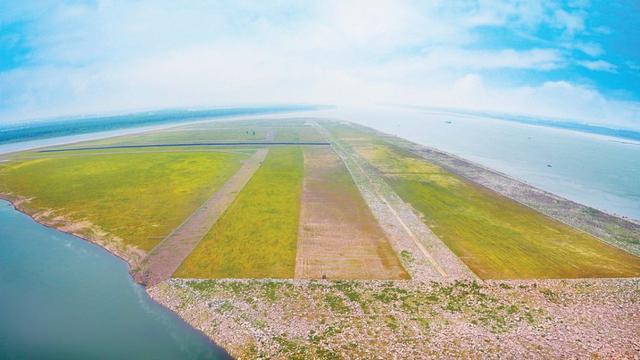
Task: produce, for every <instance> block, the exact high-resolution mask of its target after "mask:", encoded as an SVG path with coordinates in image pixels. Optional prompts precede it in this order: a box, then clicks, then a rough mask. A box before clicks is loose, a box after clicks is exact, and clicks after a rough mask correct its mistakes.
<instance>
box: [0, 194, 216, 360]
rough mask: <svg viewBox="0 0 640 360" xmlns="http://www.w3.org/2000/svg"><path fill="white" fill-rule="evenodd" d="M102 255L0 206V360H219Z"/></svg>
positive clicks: (199, 338)
mask: <svg viewBox="0 0 640 360" xmlns="http://www.w3.org/2000/svg"><path fill="white" fill-rule="evenodd" d="M225 358H228V355H227V354H226V353H225V352H224V350H222V349H221V348H219V347H217V346H216V345H214V344H213V343H211V342H210V341H209V340H208V339H207V338H206V337H205V336H204V335H202V334H201V333H200V332H198V331H196V330H194V329H193V328H191V327H190V326H189V325H187V324H186V323H185V322H184V321H182V320H180V319H179V318H178V317H177V316H176V315H175V314H173V313H172V312H171V311H169V310H167V309H165V308H163V307H162V306H160V305H158V304H156V303H155V302H153V301H152V300H151V299H150V298H149V296H148V295H147V293H146V292H145V291H144V288H142V286H140V285H138V284H136V283H134V282H133V281H132V279H131V277H130V276H129V274H128V272H127V265H126V264H125V263H124V262H123V261H122V260H120V259H119V258H117V257H115V256H113V255H111V254H109V253H108V252H106V251H105V250H103V249H102V248H100V247H98V246H96V245H93V244H90V243H88V242H86V241H84V240H82V239H80V238H78V237H75V236H72V235H68V234H65V233H62V232H59V231H57V230H54V229H51V228H47V227H45V226H42V225H40V224H38V223H36V222H35V221H33V220H32V219H31V218H30V217H28V216H26V215H24V214H22V213H20V212H18V211H16V210H15V209H14V208H13V207H12V206H11V204H9V203H8V202H6V201H3V200H0V359H225Z"/></svg>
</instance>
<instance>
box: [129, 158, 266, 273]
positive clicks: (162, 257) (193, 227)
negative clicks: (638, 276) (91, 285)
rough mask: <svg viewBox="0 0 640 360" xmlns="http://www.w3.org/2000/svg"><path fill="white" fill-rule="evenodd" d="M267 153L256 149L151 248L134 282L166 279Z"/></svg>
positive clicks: (205, 232) (196, 243)
mask: <svg viewBox="0 0 640 360" xmlns="http://www.w3.org/2000/svg"><path fill="white" fill-rule="evenodd" d="M267 152H268V149H258V150H257V151H256V152H255V154H254V155H253V156H251V157H250V158H249V159H247V160H246V161H245V163H244V164H243V165H242V167H241V168H240V170H238V172H237V173H235V174H234V175H233V176H232V177H231V178H229V180H227V182H226V183H225V184H224V185H222V187H221V188H220V189H219V190H218V191H216V192H215V193H214V194H213V195H212V196H211V197H210V198H209V199H208V200H207V201H206V202H205V203H204V204H203V205H202V206H201V207H200V208H198V209H197V210H196V211H195V212H194V213H193V214H191V216H190V217H189V218H187V220H186V221H185V222H184V223H182V225H180V226H179V227H177V228H176V229H175V230H174V231H173V232H172V233H171V234H169V236H167V237H166V238H165V239H164V240H163V241H162V242H161V243H160V244H158V245H157V246H156V247H155V248H153V250H151V252H150V253H149V255H148V256H147V258H146V259H145V260H144V262H143V264H142V265H141V269H140V270H139V271H138V272H136V273H135V275H134V277H135V279H136V281H138V282H140V283H142V284H145V285H155V284H157V283H159V282H161V281H163V280H166V279H168V278H170V277H171V275H172V274H173V273H174V272H175V271H176V269H178V267H179V266H180V264H181V263H182V262H183V261H184V259H185V258H186V257H187V256H188V255H189V254H190V253H191V251H192V250H193V249H194V248H195V247H196V245H198V243H199V242H200V240H201V239H202V238H203V237H204V236H205V235H206V234H207V232H208V231H209V229H211V227H212V226H213V224H215V222H216V221H217V220H218V218H219V217H220V216H221V215H222V214H223V213H224V211H225V209H226V208H227V207H228V206H229V205H230V204H231V202H232V201H233V200H234V199H235V197H236V195H237V194H238V192H240V190H242V188H243V187H244V186H245V185H246V184H247V182H248V181H249V179H251V176H253V174H254V173H255V172H256V170H258V168H259V167H260V165H261V164H262V161H264V158H265V157H266V156H267Z"/></svg>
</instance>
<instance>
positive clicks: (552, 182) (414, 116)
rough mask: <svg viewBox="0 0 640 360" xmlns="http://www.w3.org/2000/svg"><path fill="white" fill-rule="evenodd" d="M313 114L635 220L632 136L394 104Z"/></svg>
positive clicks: (638, 184)
mask: <svg viewBox="0 0 640 360" xmlns="http://www.w3.org/2000/svg"><path fill="white" fill-rule="evenodd" d="M318 114H319V115H324V116H328V117H333V118H338V119H344V120H350V121H353V122H357V123H360V124H363V125H366V126H370V127H372V128H375V129H378V130H380V131H383V132H386V133H389V134H393V135H397V136H399V137H402V138H405V139H408V140H411V141H414V142H416V143H419V144H423V145H426V146H431V147H434V148H437V149H440V150H443V151H446V152H449V153H452V154H455V155H458V156H460V157H462V158H465V159H469V160H471V161H474V162H476V163H479V164H482V165H485V166H487V167H489V168H492V169H495V170H498V171H501V172H503V173H505V174H507V175H509V176H511V177H514V178H516V179H519V180H521V181H524V182H526V183H528V184H531V185H533V186H535V187H538V188H540V189H543V190H546V191H549V192H551V193H554V194H558V195H560V196H563V197H565V198H568V199H570V200H573V201H576V202H578V203H581V204H585V205H588V206H591V207H594V208H597V209H601V210H604V211H606V212H608V213H612V214H617V215H622V216H626V217H629V218H634V219H640V143H639V142H636V141H633V140H625V139H619V138H614V137H607V136H601V135H593V134H589V133H583V132H577V131H572V130H564V129H557V128H550V127H545V126H534V125H526V124H521V123H516V122H511V121H507V120H496V119H492V118H487V117H481V116H468V115H461V114H453V113H448V112H442V111H440V112H438V111H426V110H413V109H403V108H399V107H382V106H381V107H378V108H371V109H356V108H353V109H349V108H346V109H345V108H338V109H335V110H329V111H321V112H318Z"/></svg>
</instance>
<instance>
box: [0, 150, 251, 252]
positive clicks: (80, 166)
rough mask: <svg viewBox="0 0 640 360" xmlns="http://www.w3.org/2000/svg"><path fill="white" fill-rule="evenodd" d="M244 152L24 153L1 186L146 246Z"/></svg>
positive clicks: (34, 207)
mask: <svg viewBox="0 0 640 360" xmlns="http://www.w3.org/2000/svg"><path fill="white" fill-rule="evenodd" d="M243 159H246V155H244V154H234V153H226V152H198V151H192V152H162V153H147V152H136V151H127V152H126V153H125V152H121V153H118V152H116V153H105V152H100V151H87V152H82V153H75V152H73V153H67V154H65V155H52V156H50V157H46V158H39V159H27V158H23V159H20V160H16V161H12V162H8V163H6V164H5V166H3V167H1V168H0V192H2V193H13V194H18V195H20V196H23V197H26V198H32V200H31V201H30V202H29V203H28V204H27V205H26V206H27V207H28V211H29V212H31V213H35V212H39V211H45V210H52V211H53V214H54V215H55V216H62V217H64V218H65V219H67V220H70V221H77V222H82V221H89V222H90V223H92V224H93V225H95V226H97V227H98V228H99V229H100V230H102V231H106V232H108V233H110V234H113V235H115V236H117V237H119V238H121V239H123V241H124V242H125V243H126V244H127V245H133V246H135V247H137V248H139V249H142V250H145V251H148V250H150V249H151V248H153V247H154V246H155V245H156V244H157V243H158V242H160V241H161V240H162V239H163V238H164V237H165V236H166V235H168V234H169V233H170V232H171V231H173V229H174V228H176V227H177V226H178V225H180V223H182V222H183V221H184V220H185V219H186V218H187V217H188V216H189V215H190V214H191V213H193V211H194V210H195V209H197V208H198V207H199V206H200V205H201V204H202V203H203V202H204V201H205V200H206V199H207V198H208V197H209V196H211V194H213V192H215V191H216V190H217V189H218V188H219V187H220V186H221V185H222V184H223V183H224V182H225V181H226V180H227V179H228V178H229V177H230V176H231V175H233V174H234V173H235V172H236V171H237V170H238V169H239V168H240V165H241V161H242V160H243ZM86 231H91V230H90V229H89V230H86Z"/></svg>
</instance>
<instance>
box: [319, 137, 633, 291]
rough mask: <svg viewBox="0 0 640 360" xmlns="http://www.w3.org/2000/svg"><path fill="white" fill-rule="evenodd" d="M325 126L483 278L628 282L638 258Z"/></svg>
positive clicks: (377, 141)
mask: <svg viewBox="0 0 640 360" xmlns="http://www.w3.org/2000/svg"><path fill="white" fill-rule="evenodd" d="M329 128H330V129H331V130H332V132H334V134H336V135H337V136H338V137H339V138H341V139H343V141H346V142H347V145H348V146H350V147H351V148H352V149H353V150H354V151H356V152H358V153H359V154H360V155H362V156H363V157H364V158H366V159H367V160H368V161H369V162H370V163H371V164H372V165H373V166H374V167H375V168H376V169H378V171H380V173H381V175H382V176H383V177H384V179H385V180H386V181H387V182H388V183H389V185H390V186H391V187H392V189H393V190H394V191H395V192H396V193H397V194H398V195H399V196H400V197H401V198H402V199H403V200H404V201H406V202H407V203H409V204H411V206H413V208H414V209H416V210H417V211H418V212H419V213H420V214H421V215H422V219H423V221H424V222H425V224H426V225H428V226H429V227H430V228H431V230H433V232H434V233H435V234H436V235H437V236H438V237H439V238H440V239H441V240H442V241H443V242H444V243H445V244H446V245H447V246H448V247H449V248H450V249H451V250H452V251H453V252H454V253H455V254H456V255H458V256H459V257H460V258H461V259H462V261H464V262H465V263H466V264H467V265H468V266H469V268H471V270H472V271H474V272H475V273H476V274H477V275H478V276H480V277H481V278H483V279H510V278H513V279H520V278H581V277H629V276H638V275H640V258H638V257H636V256H634V255H631V254H629V253H627V252H625V251H623V250H619V249H617V248H615V247H612V246H610V245H608V244H606V243H604V242H602V241H600V240H599V239H597V238H595V237H593V236H591V235H589V234H586V233H584V232H581V231H578V230H576V229H574V228H572V227H569V226H567V225H565V224H562V223H560V222H558V221H555V220H553V219H551V218H549V217H546V216H544V215H542V214H540V213H538V212H536V211H534V210H532V209H530V208H528V207H525V206H524V205H521V204H519V203H517V202H515V201H512V200H510V199H508V198H506V197H503V196H501V195H499V194H497V193H495V192H493V191H490V190H488V189H486V188H484V187H481V186H477V185H475V184H473V183H471V182H469V181H467V180H465V179H463V178H461V177H458V176H456V175H454V174H452V173H450V172H448V171H446V170H444V169H443V168H441V167H439V166H437V165H435V164H432V163H430V162H428V161H426V160H424V159H422V158H419V157H417V156H415V155H412V154H411V153H409V152H407V151H405V150H403V149H401V148H400V147H398V146H396V145H393V144H391V143H388V142H386V141H383V140H382V139H381V138H380V137H378V136H376V135H374V134H373V133H371V132H369V131H367V130H361V129H359V128H356V127H351V126H348V125H342V124H329Z"/></svg>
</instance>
